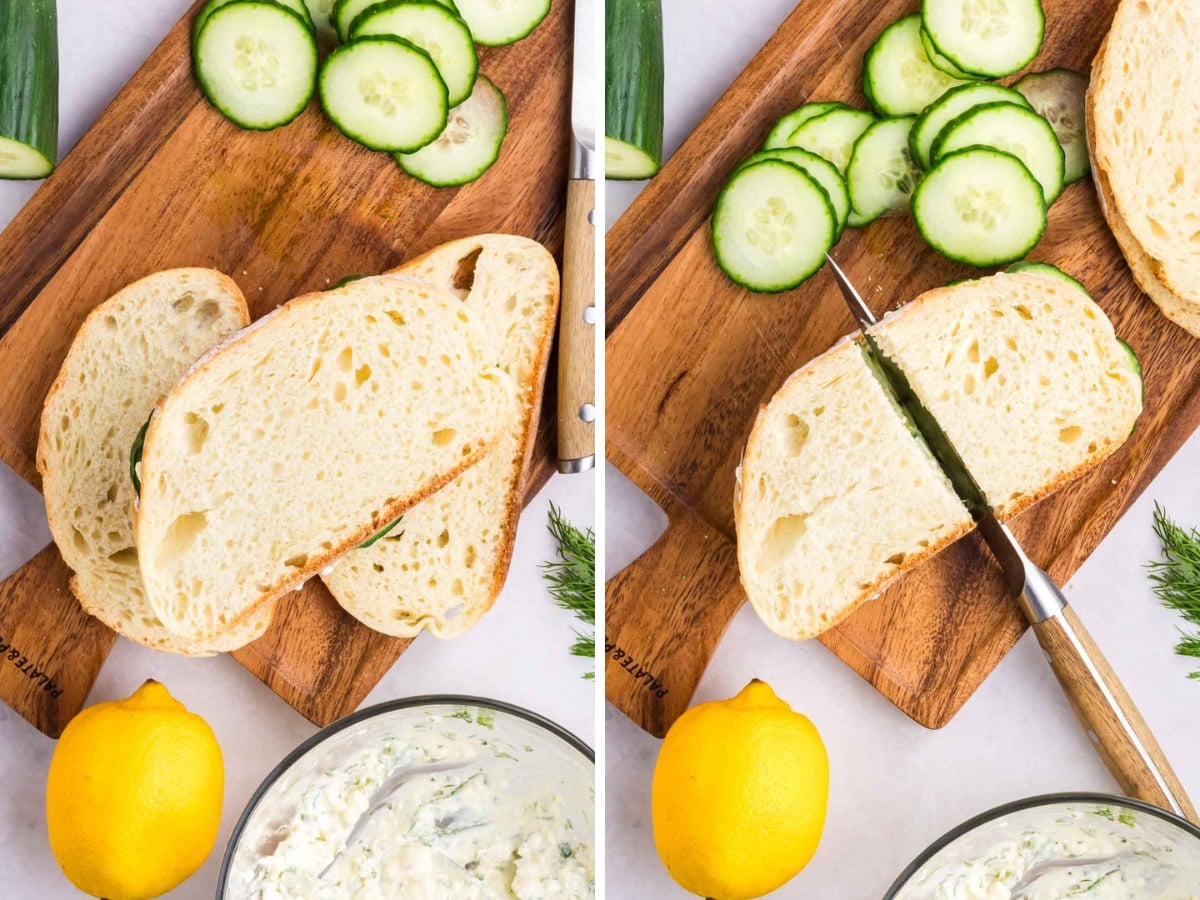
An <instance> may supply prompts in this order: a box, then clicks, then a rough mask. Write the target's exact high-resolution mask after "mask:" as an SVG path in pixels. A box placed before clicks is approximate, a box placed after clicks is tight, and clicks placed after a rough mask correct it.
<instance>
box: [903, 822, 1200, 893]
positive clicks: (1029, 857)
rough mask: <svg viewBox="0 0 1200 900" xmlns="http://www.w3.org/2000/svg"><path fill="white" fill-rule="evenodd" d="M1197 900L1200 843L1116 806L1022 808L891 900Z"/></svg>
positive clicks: (956, 846) (947, 853)
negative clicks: (1155, 899)
mask: <svg viewBox="0 0 1200 900" xmlns="http://www.w3.org/2000/svg"><path fill="white" fill-rule="evenodd" d="M1070 897H1083V898H1086V900H1134V898H1137V900H1151V898H1159V900H1200V843H1198V842H1197V840H1196V839H1194V838H1191V837H1190V836H1188V835H1186V834H1183V833H1182V832H1180V831H1179V830H1177V829H1175V828H1174V827H1173V826H1171V825H1170V824H1169V823H1167V822H1164V821H1163V820H1162V819H1159V818H1158V817H1156V816H1151V815H1147V814H1145V813H1141V812H1139V811H1135V810H1130V809H1126V808H1124V807H1120V806H1078V805H1060V806H1051V807H1041V808H1034V809H1028V810H1023V811H1021V812H1018V813H1012V814H1010V815H1008V816H1005V817H1002V818H1000V819H997V820H995V821H993V822H989V823H987V824H985V825H982V826H980V827H979V828H978V829H976V830H975V831H973V832H970V833H968V834H966V835H964V836H963V837H962V838H960V839H958V840H957V841H955V842H954V843H952V844H950V845H949V846H947V847H946V848H944V849H943V850H941V851H940V852H939V853H938V854H936V855H935V856H934V857H933V859H931V860H930V861H929V862H928V863H926V864H925V865H924V866H922V867H921V869H920V870H919V871H918V872H917V873H916V874H915V875H914V876H913V877H912V878H911V879H910V880H909V882H908V884H907V885H905V887H903V888H902V889H901V890H900V891H899V893H898V894H897V895H896V900H1066V898H1070Z"/></svg>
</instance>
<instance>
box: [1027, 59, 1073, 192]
mask: <svg viewBox="0 0 1200 900" xmlns="http://www.w3.org/2000/svg"><path fill="white" fill-rule="evenodd" d="M1013 87H1014V88H1015V89H1016V90H1018V91H1020V92H1021V94H1023V95H1024V96H1025V99H1026V100H1028V101H1029V102H1030V104H1032V105H1033V108H1034V110H1036V111H1037V113H1038V115H1040V116H1041V117H1042V118H1044V119H1045V120H1046V121H1047V122H1049V123H1050V127H1051V128H1053V129H1054V134H1055V135H1056V136H1057V137H1058V142H1059V143H1060V144H1061V145H1062V148H1063V154H1064V155H1065V157H1066V170H1065V175H1064V180H1065V182H1066V183H1067V184H1074V183H1075V182H1076V181H1078V180H1079V179H1081V178H1083V177H1084V176H1085V175H1087V173H1088V172H1090V171H1091V170H1092V162H1091V160H1090V159H1089V158H1088V148H1087V133H1086V131H1085V127H1086V126H1085V120H1086V113H1085V111H1084V107H1085V102H1086V97H1087V89H1088V79H1087V76H1086V75H1081V74H1080V73H1079V72H1072V71H1071V70H1070V69H1051V70H1049V71H1048V72H1030V73H1029V74H1028V75H1024V76H1022V77H1021V79H1020V80H1019V81H1017V83H1016V84H1014V85H1013Z"/></svg>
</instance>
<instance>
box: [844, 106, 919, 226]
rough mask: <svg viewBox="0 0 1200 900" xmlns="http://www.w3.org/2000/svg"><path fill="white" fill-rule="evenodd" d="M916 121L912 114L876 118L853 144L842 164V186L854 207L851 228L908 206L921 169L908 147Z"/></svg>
mask: <svg viewBox="0 0 1200 900" xmlns="http://www.w3.org/2000/svg"><path fill="white" fill-rule="evenodd" d="M916 120H917V119H916V116H903V117H901V118H898V119H880V120H879V121H878V122H876V123H875V124H873V125H872V126H871V127H870V128H868V129H867V130H866V131H864V132H863V134H862V137H860V138H859V139H858V141H857V142H856V143H855V144H854V152H853V153H851V154H850V164H849V165H848V166H847V167H846V185H847V186H848V187H849V189H850V204H851V206H852V207H853V210H854V211H853V212H852V213H851V216H850V223H851V225H853V226H854V227H855V228H860V227H862V226H863V225H866V224H868V223H870V222H874V221H875V220H876V219H878V218H879V217H880V216H882V215H883V214H884V213H886V212H890V211H892V210H896V209H904V208H905V207H907V206H908V200H909V197H910V196H911V195H912V192H913V190H914V189H915V188H916V186H917V182H918V181H920V180H921V169H920V167H919V166H918V165H917V164H916V163H915V162H914V161H913V158H912V151H911V150H909V149H908V133H909V132H910V131H912V127H913V122H915V121H916Z"/></svg>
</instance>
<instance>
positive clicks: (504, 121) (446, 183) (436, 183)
mask: <svg viewBox="0 0 1200 900" xmlns="http://www.w3.org/2000/svg"><path fill="white" fill-rule="evenodd" d="M479 77H480V78H482V79H483V80H484V81H486V82H487V83H488V84H490V85H491V86H492V90H494V91H495V92H496V94H497V96H498V97H499V98H500V125H501V130H500V140H498V141H497V142H496V149H495V152H494V153H492V156H491V159H489V160H488V161H487V164H486V165H485V166H484V167H483V168H481V169H477V170H476V171H474V172H471V173H469V174H464V175H463V176H462V177H461V178H448V179H437V178H431V177H430V176H429V175H418V174H417V173H416V171H414V167H412V166H411V165H406V164H405V160H404V156H405V154H403V153H396V154H393V156H394V158H395V160H396V164H397V165H398V166H400V168H401V170H402V171H403V172H404V174H405V175H408V176H410V177H412V178H415V179H417V181H420V182H422V183H423V184H427V185H429V186H430V187H435V188H448V187H461V186H462V185H464V184H470V183H471V182H472V181H478V180H479V179H480V178H482V177H483V176H484V173H486V172H487V170H488V169H490V168H491V167H492V166H494V165H495V164H496V160H498V159H499V158H500V151H501V150H502V149H503V148H504V139H505V138H506V137H508V98H507V97H505V96H504V91H502V90H500V88H498V87H496V85H495V84H494V83H493V82H492V80H491V79H490V78H488V77H487V76H486V75H480V76H479ZM450 112H451V113H453V112H454V111H453V110H451V111H450ZM447 127H449V126H447ZM343 280H345V279H343Z"/></svg>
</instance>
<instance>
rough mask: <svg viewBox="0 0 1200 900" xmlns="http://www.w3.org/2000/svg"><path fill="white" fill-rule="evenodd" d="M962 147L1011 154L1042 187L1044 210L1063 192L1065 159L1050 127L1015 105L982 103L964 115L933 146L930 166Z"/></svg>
mask: <svg viewBox="0 0 1200 900" xmlns="http://www.w3.org/2000/svg"><path fill="white" fill-rule="evenodd" d="M965 147H992V148H994V149H996V150H1003V151H1004V152H1005V153H1011V154H1012V155H1013V156H1015V157H1017V159H1019V160H1021V162H1023V163H1025V166H1026V167H1027V168H1028V169H1029V171H1030V172H1032V173H1033V176H1034V177H1035V178H1036V179H1037V180H1038V183H1039V184H1041V186H1042V191H1043V193H1044V194H1045V198H1046V206H1047V207H1048V206H1050V204H1051V203H1053V202H1054V201H1055V200H1057V199H1058V195H1059V194H1061V193H1062V189H1063V170H1064V157H1063V150H1062V147H1060V146H1059V145H1058V138H1057V137H1055V136H1054V129H1053V128H1051V127H1050V123H1049V122H1047V121H1046V120H1045V119H1043V118H1042V117H1041V116H1039V115H1038V114H1037V113H1035V112H1034V111H1033V110H1031V109H1026V108H1025V107H1024V106H1017V105H1016V104H1015V103H985V104H983V105H982V106H977V107H975V108H974V109H972V110H968V111H967V112H965V113H963V114H962V115H961V116H959V117H958V118H957V119H955V120H954V121H952V122H951V123H950V124H949V125H947V126H946V127H945V128H943V129H942V131H941V133H940V134H939V135H938V136H937V140H935V141H934V142H933V152H932V157H933V162H934V164H935V165H936V164H937V162H938V160H939V159H941V157H942V156H944V155H945V154H947V153H953V152H954V151H955V150H962V149H963V148H965Z"/></svg>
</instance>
